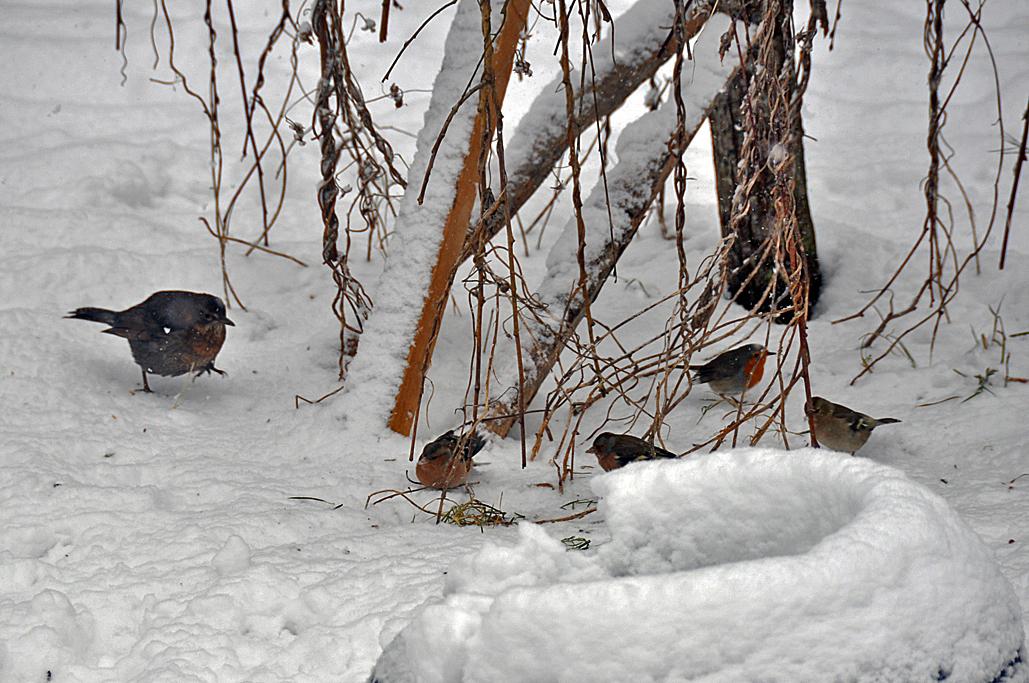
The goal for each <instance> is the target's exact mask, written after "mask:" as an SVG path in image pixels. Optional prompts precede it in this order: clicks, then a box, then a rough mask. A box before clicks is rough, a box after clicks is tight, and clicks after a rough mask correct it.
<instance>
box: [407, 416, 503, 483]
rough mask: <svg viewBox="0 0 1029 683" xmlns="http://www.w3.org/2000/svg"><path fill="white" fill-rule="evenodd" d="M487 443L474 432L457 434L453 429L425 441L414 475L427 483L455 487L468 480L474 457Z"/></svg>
mask: <svg viewBox="0 0 1029 683" xmlns="http://www.w3.org/2000/svg"><path fill="white" fill-rule="evenodd" d="M485 445H486V439H484V438H482V437H481V436H479V435H478V434H476V433H475V432H470V433H468V434H462V435H461V436H458V435H456V434H454V430H453V429H451V430H450V431H448V432H447V433H446V434H444V435H443V436H440V437H438V438H436V439H434V440H432V441H430V442H429V443H427V444H425V448H423V449H422V454H421V456H419V458H418V464H417V465H415V469H414V472H415V476H417V477H418V481H420V482H421V483H422V484H423V485H424V486H428V487H429V488H433V489H443V490H446V489H452V488H454V487H455V486H460V485H461V484H463V483H465V482H466V481H467V480H468V473H469V472H471V470H472V464H473V463H472V458H473V457H474V456H475V454H476V453H478V452H479V451H481V450H482V447H483V446H485Z"/></svg>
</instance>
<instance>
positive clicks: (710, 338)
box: [478, 3, 827, 482]
mask: <svg viewBox="0 0 1029 683" xmlns="http://www.w3.org/2000/svg"><path fill="white" fill-rule="evenodd" d="M689 9H690V8H689V7H688V6H687V4H686V3H680V4H679V6H678V11H679V14H678V22H680V23H679V26H680V28H679V30H678V31H677V32H676V33H673V37H672V38H671V39H670V42H673V43H675V44H678V45H683V46H684V45H685V43H686V41H685V40H683V39H682V36H683V35H692V33H691V29H690V23H688V22H686V21H685V19H686V18H687V17H688V16H690V15H689ZM816 9H817V8H816ZM790 16H791V15H790V12H789V7H788V6H786V5H785V4H783V3H776V4H774V5H772V6H771V7H770V8H768V9H767V10H766V13H765V14H764V15H763V16H762V17H761V23H760V25H759V26H758V27H757V29H756V32H755V34H754V39H753V41H751V40H750V34H749V32H747V33H746V34H745V35H746V43H745V44H743V45H741V47H740V49H739V50H738V54H739V55H741V57H742V55H744V54H754V55H755V57H754V59H755V60H757V63H760V64H761V65H762V67H763V73H765V74H767V75H766V76H765V77H764V78H756V79H751V81H750V83H751V85H750V89H749V91H748V102H756V101H757V100H759V99H760V100H761V101H762V103H763V104H762V105H761V106H760V107H759V106H757V105H752V106H750V108H749V109H748V111H747V116H746V118H745V120H746V123H747V127H746V131H745V132H746V135H747V136H750V137H749V142H748V147H747V149H749V150H750V152H749V154H750V157H749V158H748V164H746V165H745V168H744V169H743V170H742V171H741V173H743V175H741V177H740V178H739V183H740V186H741V187H742V188H744V190H743V191H742V193H741V199H740V203H739V205H738V207H737V210H738V211H739V212H745V211H746V210H747V201H746V200H747V197H748V193H749V192H757V191H759V190H760V188H759V186H758V183H757V181H755V180H753V179H751V177H750V176H748V175H746V173H747V172H749V170H750V169H761V168H764V167H765V166H766V165H768V164H769V160H768V158H767V156H765V154H766V153H767V150H769V149H772V148H773V147H775V145H776V143H781V144H782V146H784V147H787V148H788V145H789V144H790V143H791V141H793V140H795V139H798V138H799V135H800V126H799V111H800V102H801V98H802V95H803V87H804V86H806V82H807V71H808V69H809V66H810V61H809V57H808V56H807V55H808V54H809V51H810V37H811V36H813V34H814V26H815V24H814V23H813V22H814V21H815V19H812V25H811V26H809V30H808V31H807V32H806V33H805V34H804V40H802V41H801V43H800V55H801V60H800V63H801V64H802V66H803V71H802V74H801V77H800V79H798V77H797V74H795V73H793V72H792V69H793V68H794V64H795V62H794V60H793V54H794V44H793V42H792V32H791V26H792V24H791V23H790V21H791V19H790ZM812 16H813V17H815V16H818V17H820V16H823V14H822V13H820V12H817V11H813V12H812ZM706 19H707V17H706V16H703V17H701V19H700V24H703V21H704V20H706ZM697 28H699V25H695V26H693V28H692V31H693V32H695V30H696V29H697ZM822 28H823V32H824V31H825V29H826V28H827V27H826V26H824V25H823V26H822ZM783 32H788V33H787V34H786V35H787V36H788V40H787V41H786V45H787V49H788V52H786V54H787V55H789V58H788V59H784V58H783V57H782V48H779V52H776V51H775V49H774V47H775V46H774V41H775V40H777V39H778V40H780V41H781V40H783V38H781V37H780V38H777V35H778V36H781V35H782V34H783ZM562 34H563V38H564V39H566V40H567V32H565V31H562ZM740 40H741V42H742V41H743V39H740ZM588 49H589V46H588V45H587V46H583V50H588ZM676 53H678V56H677V61H678V62H679V65H678V67H679V68H678V71H679V72H680V73H681V72H682V65H683V63H684V62H685V59H686V57H685V55H684V50H683V49H679V50H676ZM784 69H790V70H791V71H789V72H787V73H786V74H785V75H786V76H789V78H784V77H783V76H784V74H783V70H784ZM757 71H758V72H759V73H761V72H762V69H757ZM726 75H728V72H727V73H726ZM798 80H799V86H798V87H795V88H790V87H789V85H788V84H790V83H798ZM678 85H679V84H675V85H673V88H672V90H673V92H674V91H675V89H676V87H677V86H678ZM712 94H713V93H712ZM673 97H674V95H673ZM765 101H767V102H768V103H767V104H765V103H764V102H765ZM676 104H677V105H678V106H676V119H677V126H676V128H675V131H676V132H675V135H674V136H673V138H672V139H671V140H670V141H669V143H668V145H667V147H666V148H665V149H661V148H659V147H655V148H654V152H653V157H652V159H651V160H649V161H648V162H647V164H646V165H645V166H643V167H641V168H645V169H647V170H645V171H643V170H636V169H635V168H634V172H632V173H626V172H624V169H619V167H618V166H616V167H614V168H613V169H611V171H610V173H609V182H610V184H611V195H613V196H626V194H631V196H634V197H637V198H638V199H637V200H636V202H637V203H634V204H633V205H632V206H631V207H630V205H627V204H619V205H617V207H616V206H611V205H609V208H610V209H611V212H612V214H613V215H614V216H615V217H616V218H615V226H614V227H615V235H614V236H613V237H615V239H614V240H613V241H611V243H610V244H609V245H606V246H604V247H603V249H601V250H600V251H601V252H602V253H603V254H604V256H603V261H602V262H600V263H598V262H592V261H591V262H590V263H589V264H588V266H589V267H588V268H587V271H588V278H587V282H586V285H585V287H584V286H583V284H582V282H581V277H582V270H583V269H582V268H581V264H580V269H579V276H580V283H579V284H578V285H576V286H574V287H571V288H570V294H569V295H568V297H567V298H565V299H562V300H559V301H553V302H552V301H545V302H543V303H545V304H546V305H547V307H548V311H549V312H548V313H547V314H546V315H541V314H540V310H539V307H538V306H535V307H532V306H530V307H525V308H523V309H522V313H523V314H525V315H528V316H529V317H528V318H527V320H526V328H525V329H526V331H527V332H528V333H529V334H530V338H531V339H532V344H533V346H532V351H531V354H530V359H531V360H530V362H529V363H528V364H527V366H526V372H525V378H524V379H525V381H524V385H523V388H522V391H523V392H524V393H525V394H526V397H527V398H528V397H531V396H532V394H533V393H534V392H535V391H536V389H538V387H539V386H540V385H541V384H542V381H543V380H544V379H545V378H546V376H547V374H548V373H551V369H552V368H555V371H554V372H553V378H554V380H555V382H556V385H557V386H556V388H555V389H554V390H553V391H551V393H550V394H549V396H548V397H547V400H546V407H545V409H544V410H545V415H544V418H543V421H542V424H541V426H540V428H539V430H538V431H537V434H536V440H535V443H534V445H533V453H534V454H535V453H536V452H538V451H539V450H540V446H541V441H542V439H543V438H544V437H545V435H547V434H548V433H549V430H550V429H551V427H552V425H553V417H554V416H555V414H557V412H558V410H559V409H561V408H562V407H563V408H564V409H565V410H566V412H567V418H566V420H565V424H564V428H563V431H562V434H561V436H560V438H559V441H560V444H561V445H560V446H559V451H563V452H564V453H565V456H564V459H563V460H562V461H561V467H560V472H561V482H563V480H564V478H565V477H567V476H571V474H572V472H573V468H574V448H575V442H576V439H575V436H576V434H577V433H578V431H579V428H580V425H581V421H582V419H583V416H584V415H585V412H586V410H587V409H588V408H589V407H590V406H592V405H594V404H596V403H597V402H598V401H600V400H602V399H606V400H607V402H608V411H609V412H608V415H609V417H612V418H614V417H616V413H617V412H620V411H617V409H616V408H615V406H616V405H617V404H621V405H623V406H624V407H626V408H628V409H629V415H627V416H621V417H618V418H617V419H619V421H624V422H625V423H626V424H625V425H621V426H620V427H619V429H620V430H625V429H626V428H627V427H631V426H632V424H634V423H635V422H636V421H637V420H639V419H640V418H641V417H644V416H645V418H646V419H647V420H648V422H649V428H648V429H647V433H648V434H649V435H651V437H652V438H655V439H660V438H661V434H660V426H661V424H662V422H663V419H664V416H665V415H667V414H668V413H669V412H671V411H672V410H673V409H674V408H675V407H676V406H677V405H678V404H679V403H680V402H681V401H682V400H683V399H684V398H685V396H686V395H687V394H688V393H689V391H690V388H691V386H690V383H689V379H688V376H687V374H686V372H685V366H686V364H688V362H689V360H690V357H691V356H692V355H693V354H694V353H695V352H696V351H698V350H700V349H704V348H708V347H710V346H712V345H716V344H720V343H722V342H723V341H725V340H727V339H729V338H730V337H735V336H737V335H739V334H740V333H741V332H742V331H744V329H745V328H747V327H750V328H752V329H754V330H756V329H757V328H759V327H760V326H766V332H765V334H766V335H768V334H769V333H770V332H771V328H769V327H767V325H768V324H769V322H770V320H771V319H772V318H775V317H785V318H786V319H787V320H789V324H788V325H787V326H786V327H785V328H783V330H782V333H781V339H780V340H779V343H778V348H779V349H780V350H781V351H782V352H783V353H782V354H781V355H780V357H779V358H780V360H779V362H778V364H777V368H776V376H775V381H774V382H773V383H772V384H771V385H769V387H768V388H767V389H766V390H765V391H764V392H763V393H762V394H761V395H759V396H757V397H755V400H756V403H754V404H753V406H752V407H746V408H745V407H744V406H743V405H742V404H741V405H740V407H739V409H738V410H736V411H735V412H736V417H735V418H734V419H733V420H731V421H730V424H728V425H726V426H725V427H722V428H720V429H719V430H718V432H717V433H716V434H715V435H714V436H713V437H712V438H711V439H708V440H706V441H705V442H704V443H703V444H701V445H700V446H695V447H694V448H699V447H701V446H703V445H705V444H706V445H711V444H714V445H715V447H717V445H718V444H720V443H722V442H723V441H726V440H730V441H732V442H733V443H735V442H736V439H737V435H738V431H739V428H740V426H741V425H743V424H745V423H746V422H748V421H751V420H755V419H758V418H760V417H762V416H764V417H763V422H762V423H761V424H759V425H758V427H757V429H756V432H755V435H754V440H756V439H759V438H761V436H762V435H764V434H765V433H766V432H767V430H768V429H769V428H770V427H771V426H773V425H775V424H777V425H778V429H779V431H780V432H781V433H782V435H783V438H784V439H785V438H786V427H785V417H784V416H785V409H784V406H785V400H786V397H787V396H788V395H789V392H790V390H791V389H792V388H794V387H795V386H796V384H797V383H798V382H803V383H804V384H805V387H806V391H807V392H808V393H809V392H810V389H809V388H808V387H807V385H808V382H807V362H808V357H809V351H808V350H807V345H806V316H807V310H808V291H809V276H808V273H807V272H806V269H805V263H806V258H805V256H806V254H805V245H804V243H803V241H802V240H801V238H800V236H799V233H798V230H797V227H796V205H795V203H794V201H793V184H792V183H793V182H794V173H793V169H792V166H793V164H795V163H797V160H796V159H795V157H794V156H793V155H791V154H788V153H786V154H782V155H780V156H777V157H776V158H775V159H774V161H773V162H772V163H771V166H772V167H773V179H774V183H772V185H771V193H772V197H773V199H774V201H773V209H774V211H773V212H772V214H771V216H772V218H773V219H774V225H771V226H770V227H769V237H768V239H767V240H766V241H765V243H764V245H763V246H762V248H761V249H760V253H761V255H762V258H767V259H769V260H770V261H774V262H775V264H776V267H777V268H778V269H779V270H780V271H781V272H783V273H785V274H786V275H785V279H786V283H787V285H788V288H787V290H786V294H787V299H786V301H785V306H786V307H785V308H782V307H773V309H772V311H771V312H770V313H768V314H765V315H756V314H754V313H747V314H745V315H743V316H742V317H734V314H733V313H732V310H733V309H732V307H731V306H730V305H728V304H727V305H725V306H723V307H722V310H721V312H720V313H718V309H719V305H718V299H719V294H720V292H721V291H722V290H723V289H724V287H725V280H726V258H727V254H728V249H729V248H730V247H731V240H727V241H724V242H722V243H720V244H719V246H718V248H717V249H716V251H715V252H714V253H713V254H711V255H709V256H708V257H707V258H704V259H701V260H700V263H699V266H698V267H697V269H696V272H695V273H690V272H689V271H687V269H686V262H685V254H684V250H677V251H679V253H680V258H679V282H680V283H681V284H680V287H679V288H678V289H677V291H675V292H673V293H671V294H669V295H668V296H667V297H665V298H664V299H662V300H661V301H658V302H656V303H655V304H652V305H651V306H649V307H648V308H647V309H645V310H643V311H640V312H639V313H637V314H636V315H634V316H632V317H631V318H630V320H631V319H634V318H637V317H639V316H642V315H651V314H653V312H654V311H656V310H657V309H658V307H659V306H664V305H667V304H669V303H671V304H672V311H671V315H670V316H669V318H668V322H667V324H666V326H665V330H664V332H663V333H661V334H658V335H655V336H653V337H651V338H649V339H648V340H646V341H645V342H643V343H642V344H640V345H638V346H636V347H635V348H626V346H625V345H624V344H622V343H621V342H620V341H619V340H618V336H617V334H618V330H619V329H620V328H621V327H622V326H624V325H625V324H627V323H628V322H629V320H627V321H623V322H622V323H619V324H618V325H614V326H605V325H600V324H599V322H598V325H600V326H601V327H604V328H605V332H603V333H602V334H599V335H597V336H596V337H595V338H594V339H587V340H583V341H580V340H579V338H578V336H577V335H576V334H575V328H576V325H577V323H578V321H579V320H580V319H581V318H582V317H584V316H585V302H586V301H587V300H592V299H594V298H595V297H596V295H597V293H598V292H599V289H600V287H602V286H603V285H604V283H605V281H606V279H607V278H608V276H609V275H610V274H611V273H612V271H613V269H614V265H615V263H616V261H617V259H618V256H620V254H621V253H622V251H623V250H624V249H625V247H626V246H627V244H628V241H629V240H631V238H632V236H633V235H634V234H635V230H636V229H637V228H638V226H639V225H640V223H641V222H642V220H643V218H644V217H645V215H646V212H647V209H648V207H649V206H650V204H651V202H652V201H653V198H654V197H655V196H656V195H657V194H658V193H659V192H660V191H661V189H662V188H663V186H664V184H665V180H666V179H667V178H668V176H669V174H670V173H671V172H672V170H673V168H674V167H675V166H676V165H677V163H678V160H679V159H680V158H681V155H682V152H683V151H684V148H685V146H686V144H688V142H689V140H690V138H691V137H692V135H693V134H694V132H695V130H696V127H697V126H699V123H700V120H699V119H698V120H696V121H687V120H686V115H685V111H684V110H685V107H684V104H683V102H682V100H681V99H680V100H679V101H677V102H676ZM587 109H588V107H587ZM760 150H764V151H762V152H760V154H759V151H760ZM572 175H573V178H574V168H573V173H572ZM684 180H685V173H684V169H682V168H681V167H680V181H679V183H678V184H677V187H676V193H675V194H676V199H677V204H678V206H677V213H678V214H679V215H681V216H682V217H681V218H678V219H677V223H678V225H677V232H678V233H680V234H681V232H682V230H683V227H682V225H683V223H684V222H685V217H684V212H683V211H682V206H681V205H682V202H683V192H684V189H685V187H684V185H685V183H684ZM623 182H624V183H627V184H628V185H626V187H632V186H633V184H635V185H636V186H637V187H636V190H635V191H634V192H632V193H625V192H624V191H623V188H622V186H621V185H620V183H623ZM509 190H510V188H509ZM616 190H617V191H616ZM595 193H596V196H597V198H598V199H597V201H600V202H602V201H609V199H608V196H607V194H606V192H604V191H603V189H600V190H595ZM593 201H594V198H593V197H591V199H590V202H593ZM573 208H574V210H575V212H576V214H577V215H576V217H575V218H574V220H575V221H576V223H575V224H573V229H577V228H575V226H577V225H578V223H579V221H580V220H582V216H581V212H582V207H581V205H580V204H576V205H574V206H573ZM623 225H624V226H625V227H624V228H623V227H622V226H623ZM478 230H479V231H481V230H482V228H481V227H480V228H478ZM579 247H580V249H581V247H582V244H581V237H580V240H579ZM774 285H775V283H769V285H768V286H767V287H766V288H765V291H764V293H763V296H762V300H761V301H759V302H758V305H761V304H763V303H764V302H765V301H767V300H769V298H770V297H772V295H773V287H774ZM548 291H549V290H548ZM756 307H757V306H755V308H756ZM526 331H523V334H526ZM751 334H752V333H751ZM747 336H749V335H747ZM766 343H767V342H766ZM798 343H799V347H800V353H799V357H798V359H797V362H796V363H795V364H793V365H792V370H790V369H789V366H788V365H787V360H786V352H788V351H789V350H790V349H791V347H795V345H797V344H798ZM603 348H608V349H611V348H613V349H615V353H614V354H610V352H607V351H603V350H602V349H603ZM598 368H599V370H598ZM784 371H787V372H790V374H789V375H788V376H784V375H783V374H782V373H783V372H784ZM502 377H503V375H502ZM506 386H511V389H508V390H507V391H506V392H501V394H500V398H499V399H498V400H495V401H494V402H493V403H492V404H491V405H490V406H489V409H488V413H487V414H488V415H512V414H517V412H518V411H517V406H518V405H519V400H521V401H522V405H524V404H525V403H527V401H525V400H524V399H521V398H520V397H519V392H518V391H517V390H516V388H515V387H514V385H513V384H512V385H506V384H505V385H502V386H501V388H504V387H506ZM773 387H774V388H777V391H775V392H773ZM640 389H642V392H641V391H639V390H640ZM612 395H613V396H614V397H615V399H616V400H615V401H614V402H611V401H610V398H611V396H612ZM511 424H512V420H511V419H510V418H508V419H507V420H503V419H499V420H490V421H489V422H487V425H488V428H490V429H493V430H494V431H498V432H499V433H505V432H506V430H507V429H509V428H510V426H511Z"/></svg>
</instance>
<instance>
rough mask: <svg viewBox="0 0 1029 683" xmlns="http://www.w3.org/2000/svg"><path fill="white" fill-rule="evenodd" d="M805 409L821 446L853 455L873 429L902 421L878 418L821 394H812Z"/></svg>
mask: <svg viewBox="0 0 1029 683" xmlns="http://www.w3.org/2000/svg"><path fill="white" fill-rule="evenodd" d="M804 412H805V413H806V414H807V416H808V417H810V418H811V423H812V424H813V425H814V428H815V438H816V439H817V440H818V445H819V446H822V447H823V448H830V449H832V450H834V451H841V452H843V453H850V454H851V455H853V454H854V453H857V452H858V450H860V448H861V447H862V446H864V445H865V443H866V442H867V441H868V437H870V436H872V430H873V429H875V428H876V427H878V426H879V425H886V424H894V423H896V422H900V420H898V419H896V418H894V417H880V418H878V419H876V418H874V417H870V416H868V415H865V414H864V413H859V412H858V411H856V410H851V409H850V408H848V407H847V406H842V405H840V404H839V403H833V402H832V401H827V400H826V399H824V398H822V397H821V396H812V397H811V400H810V401H808V403H807V404H806V405H805V406H804Z"/></svg>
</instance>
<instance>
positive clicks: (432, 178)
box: [346, 0, 529, 433]
mask: <svg viewBox="0 0 1029 683" xmlns="http://www.w3.org/2000/svg"><path fill="white" fill-rule="evenodd" d="M528 5H529V3H528V0H512V1H511V2H506V3H505V2H503V0H492V2H491V4H490V7H491V15H492V17H493V20H492V30H493V31H494V32H496V30H497V28H498V27H499V29H500V30H499V35H498V37H497V38H496V39H495V44H496V59H495V60H494V64H493V67H494V74H495V81H496V82H495V85H494V87H495V90H496V101H497V104H498V105H499V104H500V103H501V102H502V101H503V94H504V91H505V88H506V86H507V82H508V79H509V77H510V73H511V66H512V62H513V56H514V46H515V44H516V42H517V39H518V36H519V35H520V33H521V31H522V28H523V27H524V25H525V19H526V17H527V14H528ZM501 10H504V11H503V13H502V11H501ZM501 21H503V23H502V24H501ZM482 35H483V34H482V16H481V13H480V7H479V3H478V2H477V1H476V0H461V2H459V4H458V7H457V12H456V14H455V16H454V19H453V22H452V23H451V26H450V31H449V33H448V35H447V40H446V44H445V47H444V56H443V64H442V66H441V68H440V71H439V73H438V74H437V76H436V80H435V82H434V83H433V88H432V98H431V100H430V102H429V108H428V110H427V111H426V113H425V118H424V123H423V125H422V128H421V131H420V132H419V134H418V142H417V147H416V152H415V156H414V159H413V161H412V163H411V168H410V173H409V176H408V178H409V182H408V189H407V193H406V194H405V195H404V198H403V201H402V203H401V206H400V211H399V213H398V216H397V227H396V231H395V235H394V237H393V238H392V239H391V242H390V254H389V260H388V262H387V264H386V267H385V269H384V270H383V274H382V277H381V279H380V282H379V286H378V287H377V288H376V308H375V311H374V313H373V314H372V316H371V317H370V318H369V321H368V324H367V326H366V328H365V333H364V338H365V339H366V340H372V341H373V343H367V342H366V343H363V344H362V345H361V347H360V350H359V352H358V354H357V356H356V358H355V359H354V362H353V366H352V368H351V374H350V378H349V380H348V384H349V390H348V393H349V400H348V401H347V403H346V410H347V412H348V414H350V413H352V412H354V411H357V412H359V413H361V414H363V415H365V416H367V417H368V419H371V420H376V419H378V420H381V419H382V418H383V417H385V416H387V415H389V416H390V417H389V426H390V427H391V428H392V429H394V430H395V431H398V432H401V433H408V432H409V431H410V428H411V425H412V423H413V421H414V417H415V412H416V411H417V408H418V403H419V401H420V399H421V389H422V381H423V376H424V373H425V370H426V369H427V368H428V366H429V364H430V361H431V356H432V349H433V344H434V342H435V338H436V333H437V332H438V329H439V324H440V320H441V318H442V316H443V310H444V304H445V302H446V300H447V296H448V293H449V290H450V284H451V282H452V280H453V275H454V271H455V269H456V267H457V265H458V258H459V256H460V253H461V246H462V245H463V243H464V238H465V234H466V232H467V226H468V221H469V217H470V216H471V212H472V207H473V205H474V202H475V185H476V180H477V177H476V162H477V160H478V157H479V153H480V150H481V146H482V144H483V139H484V137H485V136H484V135H483V125H484V123H483V117H482V115H481V113H480V112H479V111H478V107H477V104H479V101H480V99H479V97H478V96H477V94H476V92H475V88H476V86H477V85H479V82H480V78H481V71H480V69H479V62H480V60H481V58H482V53H483V43H482V40H483V39H482ZM427 173H428V177H427V178H426V174H427Z"/></svg>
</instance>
